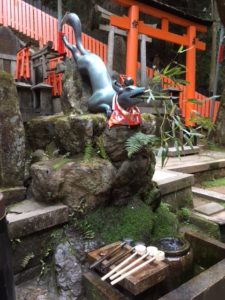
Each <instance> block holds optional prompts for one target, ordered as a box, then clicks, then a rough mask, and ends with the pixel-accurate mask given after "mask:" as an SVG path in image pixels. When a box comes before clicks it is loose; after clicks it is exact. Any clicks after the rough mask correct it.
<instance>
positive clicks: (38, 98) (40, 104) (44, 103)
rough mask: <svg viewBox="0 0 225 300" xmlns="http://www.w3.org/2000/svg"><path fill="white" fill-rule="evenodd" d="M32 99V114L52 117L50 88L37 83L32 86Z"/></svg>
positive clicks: (47, 85) (44, 84)
mask: <svg viewBox="0 0 225 300" xmlns="http://www.w3.org/2000/svg"><path fill="white" fill-rule="evenodd" d="M31 89H32V91H33V97H34V112H35V113H39V114H40V115H42V116H47V115H52V113H53V104H52V86H51V85H49V84H46V83H39V84H37V85H34V86H32V88H31Z"/></svg>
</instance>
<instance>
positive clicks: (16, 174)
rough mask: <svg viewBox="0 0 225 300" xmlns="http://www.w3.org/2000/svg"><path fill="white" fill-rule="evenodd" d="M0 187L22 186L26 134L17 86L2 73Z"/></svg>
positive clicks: (0, 87)
mask: <svg viewBox="0 0 225 300" xmlns="http://www.w3.org/2000/svg"><path fill="white" fill-rule="evenodd" d="M0 162H1V163H0V185H2V186H15V185H20V184H21V183H22V181H23V179H24V167H25V133H24V127H23V122H22V118H21V114H20V110H19V103H18V96H17V91H16V86H15V83H14V81H13V78H12V76H11V75H10V74H8V73H5V72H0Z"/></svg>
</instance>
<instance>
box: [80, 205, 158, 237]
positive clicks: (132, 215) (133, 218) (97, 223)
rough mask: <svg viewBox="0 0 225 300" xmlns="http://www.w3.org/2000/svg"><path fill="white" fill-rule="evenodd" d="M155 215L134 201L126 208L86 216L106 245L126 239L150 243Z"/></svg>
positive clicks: (109, 209)
mask: <svg viewBox="0 0 225 300" xmlns="http://www.w3.org/2000/svg"><path fill="white" fill-rule="evenodd" d="M152 220H153V213H152V211H151V210H150V208H149V207H148V206H147V205H145V204H144V203H143V202H141V201H133V202H131V203H130V204H129V206H126V207H115V206H110V207H105V208H100V209H98V210H97V211H95V212H93V213H91V214H90V215H88V216H86V218H85V221H84V222H88V224H89V225H90V227H89V228H90V229H91V230H92V231H93V232H95V235H96V236H97V237H98V236H99V237H101V238H102V239H103V240H104V241H105V242H106V243H112V242H115V241H118V240H122V239H124V238H126V237H130V238H132V239H133V240H134V241H140V240H142V241H146V242H149V241H150V237H151V230H152V226H153V223H152Z"/></svg>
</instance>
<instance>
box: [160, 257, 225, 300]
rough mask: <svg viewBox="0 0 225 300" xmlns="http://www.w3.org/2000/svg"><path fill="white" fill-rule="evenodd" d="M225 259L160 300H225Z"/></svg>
mask: <svg viewBox="0 0 225 300" xmlns="http://www.w3.org/2000/svg"><path fill="white" fill-rule="evenodd" d="M224 293H225V259H223V260H221V261H220V262H218V263H217V264H215V265H214V266H212V267H211V268H209V269H208V270H206V271H205V272H202V273H201V274H200V275H198V276H196V277H194V278H192V279H191V280H189V281H188V282H187V283H184V284H182V285H181V286H180V287H178V288H177V289H175V290H173V291H172V292H170V293H168V294H166V295H164V296H163V297H161V298H159V300H181V299H182V300H194V299H198V300H212V299H216V300H224Z"/></svg>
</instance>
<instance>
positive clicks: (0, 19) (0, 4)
mask: <svg viewBox="0 0 225 300" xmlns="http://www.w3.org/2000/svg"><path fill="white" fill-rule="evenodd" d="M2 24H3V1H2V0H0V25H2Z"/></svg>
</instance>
